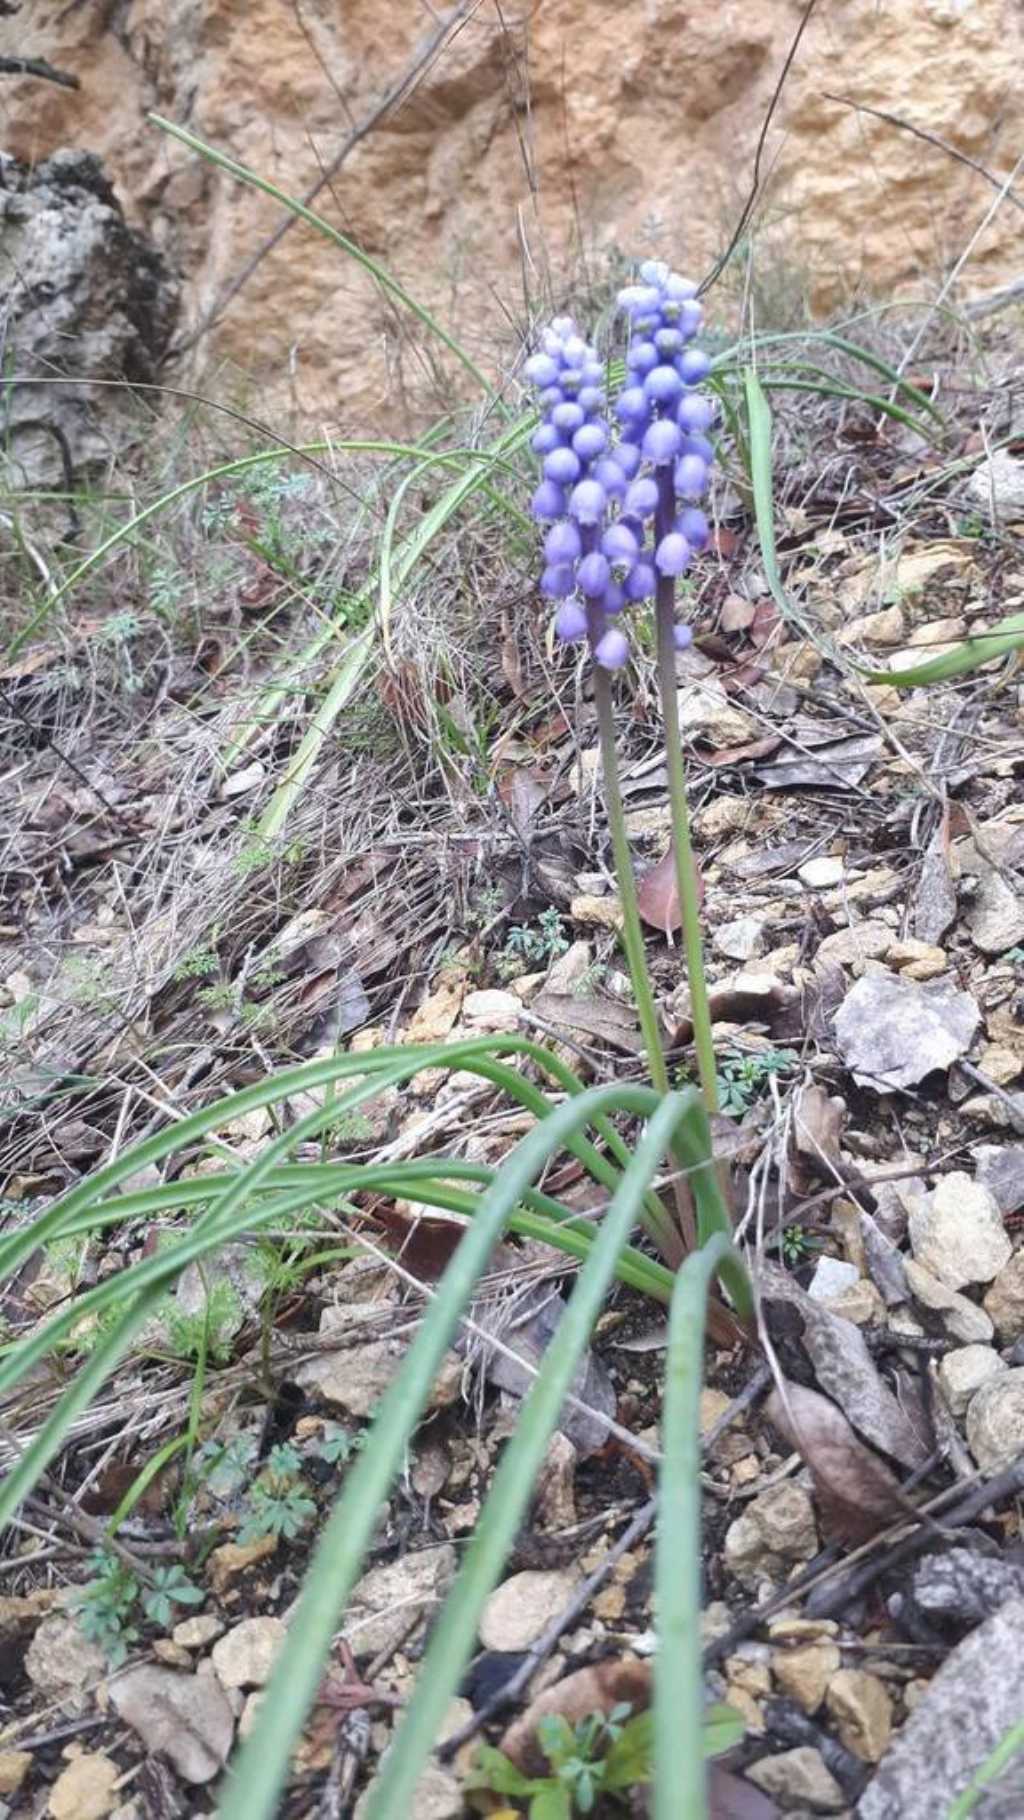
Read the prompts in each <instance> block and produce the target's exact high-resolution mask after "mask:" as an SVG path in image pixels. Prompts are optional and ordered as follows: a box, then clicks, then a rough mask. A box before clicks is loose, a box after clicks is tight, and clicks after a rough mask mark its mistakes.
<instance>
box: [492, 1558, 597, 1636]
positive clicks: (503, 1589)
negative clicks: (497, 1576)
mask: <svg viewBox="0 0 1024 1820" xmlns="http://www.w3.org/2000/svg"><path fill="white" fill-rule="evenodd" d="M576 1583H577V1576H576V1573H575V1572H574V1571H573V1570H572V1569H571V1568H550V1569H544V1568H527V1569H526V1570H525V1571H524V1572H523V1573H519V1574H512V1576H511V1577H510V1578H509V1579H508V1580H504V1581H503V1582H502V1584H501V1585H500V1586H499V1587H497V1588H496V1589H495V1591H494V1592H492V1594H491V1596H490V1598H489V1599H488V1601H487V1603H486V1605H485V1606H484V1609H483V1614H482V1616H481V1619H480V1641H481V1643H482V1644H483V1646H484V1648H485V1649H496V1650H502V1651H505V1650H518V1649H529V1647H530V1644H531V1643H535V1642H536V1641H537V1638H538V1637H539V1636H540V1634H541V1632H542V1631H543V1630H544V1629H545V1628H546V1627H547V1625H548V1624H550V1622H551V1620H552V1618H555V1617H557V1616H558V1614H559V1612H561V1611H562V1610H563V1609H564V1608H565V1606H566V1605H567V1604H568V1602H569V1600H570V1599H571V1597H572V1595H573V1593H574V1591H575V1589H576Z"/></svg>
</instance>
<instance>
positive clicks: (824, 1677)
mask: <svg viewBox="0 0 1024 1820" xmlns="http://www.w3.org/2000/svg"><path fill="white" fill-rule="evenodd" d="M839 1662H840V1656H839V1651H838V1649H837V1648H836V1645H835V1644H834V1643H831V1642H815V1643H804V1644H802V1645H801V1646H799V1647H798V1648H796V1649H777V1650H776V1651H775V1653H774V1655H773V1656H772V1674H773V1675H774V1677H775V1682H776V1685H777V1686H778V1687H779V1689H780V1690H781V1692H782V1693H784V1694H786V1695H787V1696H788V1697H789V1699H791V1700H795V1701H796V1703H797V1705H798V1706H800V1707H802V1708H803V1711H804V1712H805V1713H815V1712H817V1710H818V1708H819V1706H820V1705H821V1703H822V1701H823V1700H824V1698H825V1691H826V1689H827V1687H828V1684H829V1682H830V1680H831V1679H832V1676H833V1675H834V1674H835V1673H836V1670H837V1669H838V1667H839Z"/></svg>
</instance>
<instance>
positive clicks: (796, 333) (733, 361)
mask: <svg viewBox="0 0 1024 1820" xmlns="http://www.w3.org/2000/svg"><path fill="white" fill-rule="evenodd" d="M793 342H795V343H797V344H798V345H802V346H805V347H806V345H807V344H808V342H812V343H820V344H821V345H822V346H823V347H830V348H835V349H836V350H837V351H838V352H839V353H841V354H845V355H847V357H848V358H849V359H851V360H855V361H857V362H859V363H860V365H862V366H866V367H869V368H870V369H871V370H872V371H873V372H875V373H878V374H879V375H880V377H881V378H883V379H885V380H887V381H888V383H889V384H890V385H891V386H894V387H895V388H896V390H897V391H899V392H902V393H903V395H904V396H905V397H906V398H909V399H911V400H912V402H913V403H914V404H915V405H916V406H917V409H918V410H919V411H924V412H926V413H927V415H928V416H929V417H934V419H935V421H936V422H937V423H938V424H939V425H941V427H942V428H943V429H945V427H946V420H945V418H944V417H943V415H942V412H941V411H940V410H939V408H938V406H937V405H935V404H933V403H932V400H931V399H930V398H929V397H928V394H927V392H922V391H921V389H920V387H919V386H916V385H914V384H913V383H912V382H911V381H910V380H909V379H905V378H904V377H903V375H902V374H901V373H898V372H897V370H896V368H895V367H894V366H890V364H889V362H888V361H887V360H883V359H882V358H881V356H880V355H878V354H875V353H872V352H871V350H870V349H869V348H864V347H861V345H860V343H859V342H856V341H849V340H847V339H846V337H845V336H843V335H839V334H836V333H835V331H833V330H830V329H818V330H811V331H806V330H804V331H801V330H799V329H797V330H790V331H786V332H779V333H777V334H770V335H755V336H754V338H753V349H754V351H755V353H756V354H757V355H758V356H760V355H761V354H762V352H763V351H764V350H765V349H766V348H771V347H780V346H783V345H786V344H789V343H793ZM750 353H751V342H750V341H742V342H737V343H736V344H735V346H734V347H731V348H727V349H726V350H725V352H724V353H721V354H719V355H717V356H716V358H715V360H714V362H713V363H712V371H713V372H720V371H722V370H725V369H728V370H732V371H734V372H739V370H740V369H741V367H742V366H743V365H745V364H746V362H747V361H748V360H749V359H750ZM853 395H854V396H855V397H864V396H865V394H864V393H861V392H858V391H856V388H854V392H853Z"/></svg>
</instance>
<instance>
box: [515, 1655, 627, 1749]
mask: <svg viewBox="0 0 1024 1820" xmlns="http://www.w3.org/2000/svg"><path fill="white" fill-rule="evenodd" d="M650 1702H651V1666H650V1663H649V1662H640V1661H638V1660H637V1658H636V1657H634V1656H624V1657H623V1658H622V1659H621V1661H608V1662H597V1663H595V1664H594V1665H593V1666H592V1667H590V1668H579V1669H577V1670H576V1672H575V1674H572V1675H563V1677H562V1679H561V1681H555V1682H554V1683H553V1684H552V1686H551V1687H546V1688H545V1689H544V1691H543V1692H542V1693H539V1694H538V1695H537V1697H536V1699H535V1700H531V1701H530V1704H529V1706H528V1707H527V1709H526V1711H525V1712H524V1713H522V1714H521V1715H520V1717H519V1718H518V1719H514V1720H513V1722H512V1724H511V1725H510V1726H509V1728H508V1730H507V1732H506V1733H505V1735H504V1737H503V1738H502V1740H501V1744H500V1746H499V1748H500V1749H501V1750H502V1751H504V1753H505V1755H506V1757H509V1758H511V1760H512V1762H513V1763H514V1764H515V1766H516V1768H517V1769H519V1770H522V1772H523V1774H524V1776H543V1775H545V1774H546V1773H547V1770H548V1767H549V1766H548V1762H547V1759H546V1757H544V1756H543V1755H542V1753H541V1750H540V1747H539V1745H538V1743H537V1725H538V1723H539V1721H540V1720H541V1719H545V1718H547V1716H548V1715H549V1713H558V1714H559V1715H560V1716H561V1717H562V1718H563V1719H565V1720H566V1722H567V1723H568V1724H569V1725H577V1724H578V1723H579V1721H580V1720H581V1719H586V1718H589V1716H590V1714H591V1713H610V1712H611V1710H612V1707H613V1706H618V1705H619V1704H620V1703H627V1704H628V1705H629V1706H631V1707H632V1709H633V1712H634V1713H642V1712H645V1711H646V1709H647V1707H648V1706H649V1705H650Z"/></svg>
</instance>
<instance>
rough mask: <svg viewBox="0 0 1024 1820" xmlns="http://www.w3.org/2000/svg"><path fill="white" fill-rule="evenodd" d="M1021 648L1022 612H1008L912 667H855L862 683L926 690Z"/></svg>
mask: <svg viewBox="0 0 1024 1820" xmlns="http://www.w3.org/2000/svg"><path fill="white" fill-rule="evenodd" d="M1020 650H1024V613H1010V614H1009V615H1008V616H1007V618H1006V619H1000V620H998V621H997V622H996V624H995V625H994V626H993V627H992V629H991V631H990V632H979V633H977V634H976V635H975V637H973V638H965V639H964V641H963V643H962V644H959V645H957V647H956V649H955V650H953V651H946V652H945V653H944V654H943V656H941V657H932V658H930V659H929V660H928V661H927V662H926V663H923V664H916V665H915V666H914V668H913V669H912V670H861V669H860V668H859V666H858V674H859V675H860V676H861V677H862V678H863V680H864V681H865V682H869V683H891V684H892V685H893V688H895V689H927V688H928V686H929V685H930V684H931V683H943V682H949V681H950V679H951V678H952V677H954V676H969V675H970V673H971V671H972V670H980V669H982V668H983V666H984V665H985V664H990V663H992V662H993V661H994V660H995V659H996V658H998V657H1005V656H1006V655H1007V654H1008V653H1009V652H1010V651H1020Z"/></svg>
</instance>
